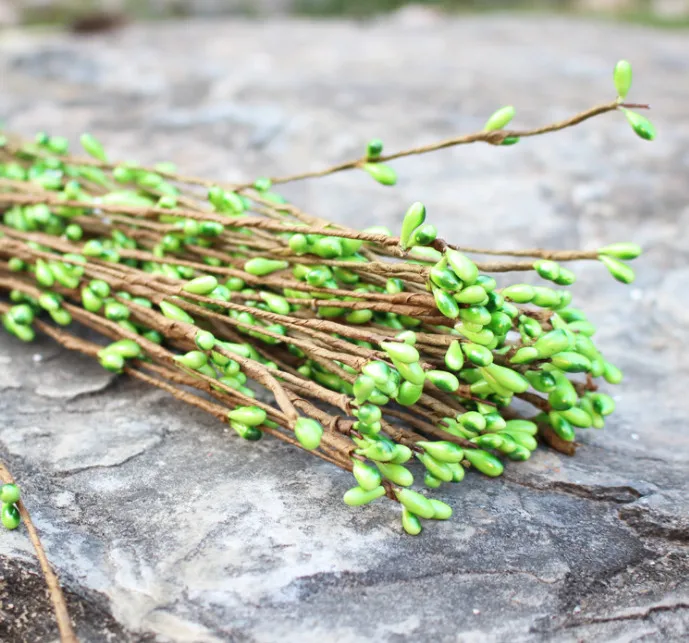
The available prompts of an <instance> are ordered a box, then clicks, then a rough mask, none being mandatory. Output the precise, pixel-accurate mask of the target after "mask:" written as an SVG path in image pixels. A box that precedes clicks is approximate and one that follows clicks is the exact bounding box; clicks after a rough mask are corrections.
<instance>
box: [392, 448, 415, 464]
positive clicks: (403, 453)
mask: <svg viewBox="0 0 689 643" xmlns="http://www.w3.org/2000/svg"><path fill="white" fill-rule="evenodd" d="M394 452H395V454H394V456H393V457H392V460H390V463H391V464H404V463H405V462H408V461H409V460H411V457H412V455H413V454H412V450H411V449H410V448H409V447H408V446H405V445H404V444H396V445H395V448H394Z"/></svg>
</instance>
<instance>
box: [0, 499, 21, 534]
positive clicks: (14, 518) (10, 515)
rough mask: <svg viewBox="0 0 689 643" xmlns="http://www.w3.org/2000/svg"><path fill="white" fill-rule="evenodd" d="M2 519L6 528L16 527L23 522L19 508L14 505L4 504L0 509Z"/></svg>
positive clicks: (0, 519)
mask: <svg viewBox="0 0 689 643" xmlns="http://www.w3.org/2000/svg"><path fill="white" fill-rule="evenodd" d="M0 521H1V522H2V525H3V527H5V529H16V528H17V527H19V523H20V522H21V515H20V513H19V509H17V508H16V507H15V506H14V505H3V506H2V510H1V511H0Z"/></svg>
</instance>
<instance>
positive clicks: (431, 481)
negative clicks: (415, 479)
mask: <svg viewBox="0 0 689 643" xmlns="http://www.w3.org/2000/svg"><path fill="white" fill-rule="evenodd" d="M423 483H424V484H425V485H426V486H427V487H428V488H429V489H437V488H438V487H439V486H440V485H442V484H443V481H442V480H438V478H436V477H435V476H434V475H431V473H430V472H429V471H426V473H425V474H424V476H423Z"/></svg>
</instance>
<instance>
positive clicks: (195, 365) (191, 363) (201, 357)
mask: <svg viewBox="0 0 689 643" xmlns="http://www.w3.org/2000/svg"><path fill="white" fill-rule="evenodd" d="M173 359H174V360H175V361H176V362H177V363H178V364H181V365H182V366H186V367H187V368H191V369H194V370H196V369H199V368H201V367H202V366H205V365H206V364H207V363H208V356H207V355H206V353H202V352H201V351H189V352H188V353H185V354H184V355H175V356H174V357H173Z"/></svg>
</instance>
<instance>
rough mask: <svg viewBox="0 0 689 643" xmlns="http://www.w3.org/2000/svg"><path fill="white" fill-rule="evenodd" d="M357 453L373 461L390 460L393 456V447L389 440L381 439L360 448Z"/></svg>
mask: <svg viewBox="0 0 689 643" xmlns="http://www.w3.org/2000/svg"><path fill="white" fill-rule="evenodd" d="M359 453H360V454H361V455H363V456H364V457H366V458H368V459H369V460H373V461H374V462H390V461H391V460H392V459H393V458H394V457H395V448H394V447H393V446H391V445H390V443H389V442H387V441H384V440H381V441H379V442H373V443H372V444H370V445H369V446H367V447H366V448H364V449H361V450H360V452H359Z"/></svg>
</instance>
